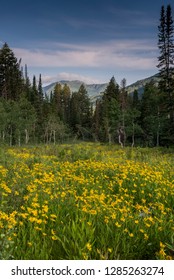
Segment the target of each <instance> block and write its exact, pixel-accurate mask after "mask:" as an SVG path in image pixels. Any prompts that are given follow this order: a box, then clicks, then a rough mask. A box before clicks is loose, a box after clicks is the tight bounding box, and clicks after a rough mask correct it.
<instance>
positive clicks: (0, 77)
mask: <svg viewBox="0 0 174 280" xmlns="http://www.w3.org/2000/svg"><path fill="white" fill-rule="evenodd" d="M22 91H23V79H22V72H21V70H20V62H18V61H17V58H16V57H15V55H14V53H13V51H12V50H11V49H10V48H9V46H8V44H7V43H5V44H4V45H3V47H2V48H1V49H0V96H2V97H3V98H5V99H6V100H8V99H11V100H18V99H19V97H20V94H21V93H22Z"/></svg>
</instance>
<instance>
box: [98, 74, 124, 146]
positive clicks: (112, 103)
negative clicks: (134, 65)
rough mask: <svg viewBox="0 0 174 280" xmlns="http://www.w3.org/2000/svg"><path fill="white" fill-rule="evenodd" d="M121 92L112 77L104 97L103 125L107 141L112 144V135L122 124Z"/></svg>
mask: <svg viewBox="0 0 174 280" xmlns="http://www.w3.org/2000/svg"><path fill="white" fill-rule="evenodd" d="M119 97H120V90H119V86H118V84H117V83H116V81H115V78H114V77H112V78H111V80H110V82H109V84H108V86H107V88H106V90H105V91H104V94H103V97H102V123H103V131H104V134H105V135H104V139H105V141H109V143H111V141H112V140H111V138H112V134H113V133H115V132H116V131H117V128H118V126H119V122H120V116H121V114H120V105H119Z"/></svg>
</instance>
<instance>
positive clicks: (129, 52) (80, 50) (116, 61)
mask: <svg viewBox="0 0 174 280" xmlns="http://www.w3.org/2000/svg"><path fill="white" fill-rule="evenodd" d="M52 47H53V49H44V50H43V49H37V50H29V49H21V48H15V49H14V52H15V55H16V56H17V57H18V58H22V62H23V64H27V65H28V66H29V67H74V68H79V67H84V68H85V67H86V68H89V67H98V68H106V67H111V68H113V67H114V68H115V69H116V68H118V70H119V68H122V69H125V70H126V69H133V70H148V69H149V70H150V69H153V68H155V65H156V56H157V54H156V53H157V47H156V46H155V44H154V42H152V41H150V40H149V41H148V40H123V41H121V40H118V41H108V42H105V43H98V44H92V43H91V44H90V43H89V44H87V45H76V44H67V43H66V44H65V43H54V44H52Z"/></svg>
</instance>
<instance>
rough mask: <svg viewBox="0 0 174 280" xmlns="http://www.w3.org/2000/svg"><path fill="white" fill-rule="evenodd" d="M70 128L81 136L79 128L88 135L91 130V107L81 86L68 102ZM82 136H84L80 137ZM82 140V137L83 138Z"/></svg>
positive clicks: (85, 91)
mask: <svg viewBox="0 0 174 280" xmlns="http://www.w3.org/2000/svg"><path fill="white" fill-rule="evenodd" d="M70 112H71V127H72V129H73V131H74V132H75V133H80V134H82V133H83V132H82V130H81V131H80V129H81V128H84V129H86V133H87V131H88V134H89V133H90V132H89V130H90V129H91V119H92V116H91V105H90V99H89V96H88V93H87V90H86V88H85V86H84V85H83V84H82V85H81V86H80V88H79V90H78V92H73V93H72V96H71V100H70ZM82 136H84V134H83V135H82ZM83 138H84V137H83Z"/></svg>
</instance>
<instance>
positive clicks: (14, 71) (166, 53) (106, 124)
mask: <svg viewBox="0 0 174 280" xmlns="http://www.w3.org/2000/svg"><path fill="white" fill-rule="evenodd" d="M173 35H174V25H173V18H172V9H171V6H170V5H168V6H167V7H164V6H162V7H161V14H160V19H159V26H158V42H157V43H158V49H159V57H158V65H157V68H158V75H159V78H160V82H159V83H158V84H157V83H155V82H153V81H151V82H150V83H148V84H146V86H145V88H144V92H143V94H142V95H141V96H140V95H139V94H138V91H136V90H135V91H134V92H133V94H128V93H127V91H126V79H125V78H123V80H122V81H121V84H120V85H119V84H118V83H117V81H116V79H115V77H111V79H110V81H109V83H108V86H107V88H106V90H105V91H104V93H103V95H102V97H101V98H98V99H97V101H96V103H95V104H92V103H91V101H90V98H89V96H88V92H87V91H86V89H85V86H84V85H83V84H82V85H81V86H80V88H79V90H78V91H77V92H71V91H70V88H69V87H68V85H67V84H65V85H64V86H62V85H61V84H59V83H57V84H56V86H55V88H54V90H53V92H51V95H50V96H49V97H48V96H45V94H44V92H43V87H42V76H41V74H40V76H39V78H38V81H37V79H36V76H35V75H34V76H33V80H32V81H31V80H30V79H29V77H28V70H27V65H25V67H22V65H21V60H20V61H18V59H17V58H16V57H15V55H14V52H13V51H12V49H10V47H9V45H8V44H7V43H4V44H3V46H2V48H1V49H0V143H1V144H2V143H4V144H7V145H10V146H12V145H19V146H20V145H24V144H39V143H46V144H49V143H54V144H56V143H62V142H65V141H72V140H76V139H81V140H85V141H95V142H97V141H99V142H103V143H110V144H111V143H119V144H120V145H121V146H125V145H128V146H143V147H144V146H148V147H154V146H167V147H168V146H172V145H173V144H174V70H173V64H174V37H173Z"/></svg>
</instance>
